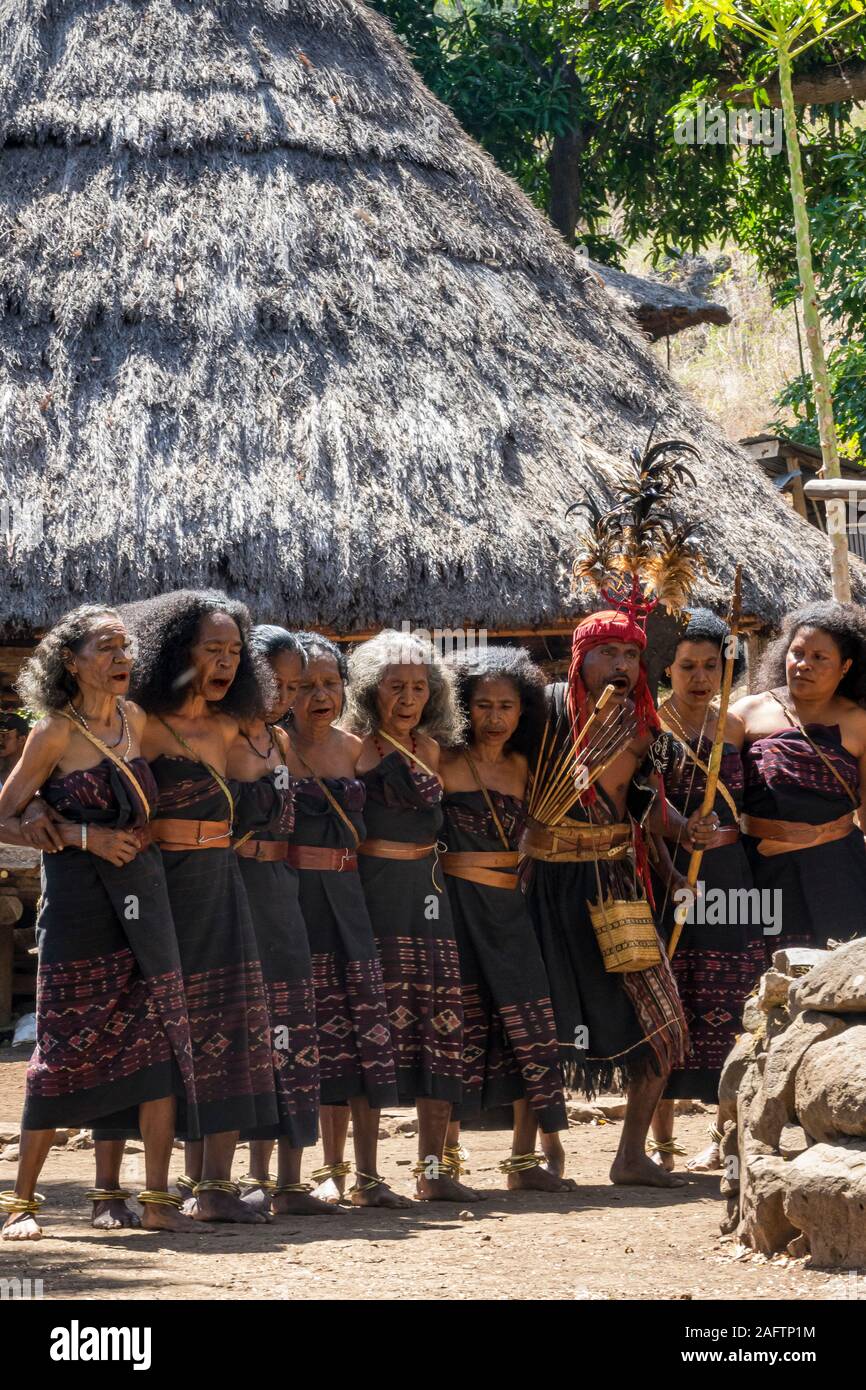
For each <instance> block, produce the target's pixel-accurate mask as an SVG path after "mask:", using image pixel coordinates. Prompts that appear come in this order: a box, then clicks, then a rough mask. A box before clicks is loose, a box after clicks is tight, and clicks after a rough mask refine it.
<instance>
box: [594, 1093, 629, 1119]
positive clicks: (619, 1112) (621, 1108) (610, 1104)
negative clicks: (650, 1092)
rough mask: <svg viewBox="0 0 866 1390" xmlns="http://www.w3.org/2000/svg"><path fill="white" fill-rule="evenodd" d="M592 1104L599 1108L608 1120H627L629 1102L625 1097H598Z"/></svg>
mask: <svg viewBox="0 0 866 1390" xmlns="http://www.w3.org/2000/svg"><path fill="white" fill-rule="evenodd" d="M592 1103H593V1105H595V1106H597V1107H598V1109H599V1110H600V1111H601V1113H602V1115H603V1116H604V1118H605V1119H606V1120H623V1119H625V1109H626V1105H627V1104H628V1102H627V1101H626V1099H625V1098H624V1097H623V1096H596V1098H595V1100H594V1101H593V1102H592Z"/></svg>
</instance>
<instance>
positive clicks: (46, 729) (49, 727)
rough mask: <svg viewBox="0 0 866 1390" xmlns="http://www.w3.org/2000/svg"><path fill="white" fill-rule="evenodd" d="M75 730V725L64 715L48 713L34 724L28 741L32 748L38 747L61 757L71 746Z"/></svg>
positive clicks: (42, 750)
mask: <svg viewBox="0 0 866 1390" xmlns="http://www.w3.org/2000/svg"><path fill="white" fill-rule="evenodd" d="M74 731H75V725H74V724H72V723H71V722H70V720H68V719H66V718H65V717H64V715H62V714H46V715H44V716H43V717H42V719H40V720H39V723H38V724H34V725H33V728H32V729H31V730H30V735H29V740H28V741H29V743H30V746H31V748H38V749H39V750H40V752H44V753H56V754H57V755H58V757H59V756H60V755H61V754H63V753H65V752H66V749H67V748H68V747H69V741H70V739H71V738H72V735H73V733H74Z"/></svg>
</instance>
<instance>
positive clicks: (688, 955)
mask: <svg viewBox="0 0 866 1390" xmlns="http://www.w3.org/2000/svg"><path fill="white" fill-rule="evenodd" d="M729 638H730V630H729V629H728V627H727V625H726V624H725V623H724V622H723V621H722V620H721V618H717V617H716V616H715V614H713V613H710V612H708V611H707V610H706V609H698V610H697V611H696V612H694V613H693V614H692V616H691V619H690V621H689V623H688V626H687V627H686V629H685V631H684V632H683V634H682V636H681V637H680V638H679V640H678V641H677V644H676V648H675V650H674V655H673V659H672V661H671V663H670V665H669V666H668V667H667V669H666V675H667V678H668V680H669V682H670V687H671V695H670V697H669V699H668V700H667V701H666V702H665V703H664V704H662V705H660V706H659V718H660V719H661V722H662V727H663V728H665V729H667V730H668V731H669V732H670V733H672V734H673V735H674V736H675V737H676V738H677V739H678V740H679V742H680V744H681V745H682V747H683V748H684V749H685V751H686V757H685V760H684V761H683V762H681V763H680V764H679V765H678V766H677V767H675V768H674V769H673V770H672V771H671V772H669V773H668V776H667V777H666V778H665V791H666V792H667V797H668V801H669V802H670V803H671V804H672V805H674V806H675V807H676V808H677V810H678V811H679V812H680V813H681V814H682V815H683V816H684V817H686V818H688V817H689V816H690V815H691V814H692V812H693V811H696V810H698V809H699V807H700V806H701V805H702V803H703V799H704V792H705V790H706V775H707V768H708V764H709V760H710V754H711V751H712V746H713V741H714V739H715V737H716V730H717V727H718V720H717V715H716V712H715V709H714V707H713V701H714V700H715V699H716V697H717V696H718V694H719V691H720V689H721V683H722V673H723V670H724V664H725V648H726V644H727V642H728V639H729ZM744 736H745V729H744V727H743V722H742V720H741V719H739V718H738V717H737V715H735V714H728V716H727V719H726V721H725V733H724V745H723V752H722V764H721V776H720V780H719V786H718V791H717V793H716V800H715V805H714V810H715V812H716V814H717V816H718V818H719V822H720V825H721V830H720V831H719V832H718V834H717V836H716V841H715V842H714V845H713V848H710V849H707V850H705V852H704V856H703V859H702V861H701V868H700V875H699V881H700V884H701V903H700V908H699V911H698V912H697V914H696V911H695V908H694V907H692V908H691V909H690V911H689V915H688V917H687V918H686V925H685V926H684V928H683V932H682V935H681V936H680V939H679V944H678V946H677V949H676V952H675V955H674V959H673V968H674V975H675V977H676V981H677V987H678V989H679V992H680V999H681V1000H682V1004H683V1008H684V1011H685V1015H686V1021H687V1023H688V1026H689V1038H690V1041H691V1051H690V1053H689V1055H688V1057H687V1059H686V1063H685V1066H684V1067H682V1068H678V1069H677V1070H676V1071H673V1072H671V1075H670V1077H669V1079H668V1082H667V1085H666V1086H665V1090H664V1093H663V1096H662V1099H661V1100H660V1101H659V1103H658V1105H657V1107H656V1112H655V1116H654V1118H653V1136H654V1137H653V1139H652V1140H651V1141H650V1148H651V1149H654V1150H655V1152H656V1154H657V1161H658V1162H661V1163H662V1165H663V1166H664V1167H665V1168H667V1169H672V1168H673V1167H674V1155H675V1154H677V1153H682V1152H683V1151H682V1149H681V1148H679V1147H678V1145H677V1144H676V1142H675V1140H674V1137H673V1131H674V1101H675V1100H677V1099H692V1100H702V1101H706V1102H708V1103H711V1104H713V1105H715V1104H716V1103H717V1101H718V1094H719V1076H720V1074H721V1069H722V1065H723V1063H724V1061H725V1058H726V1057H727V1055H728V1053H729V1052H730V1050H731V1048H732V1047H733V1045H734V1041H735V1039H736V1035H737V1033H738V1032H739V1031H740V1030H741V1024H740V1018H741V1015H742V1010H743V1001H744V1000H745V998H746V995H747V994H749V993H750V992H751V990H752V989H753V987H754V985H755V983H756V981H757V980H758V977H759V976H760V974H761V972H762V970H764V969H765V966H766V952H765V948H764V937H763V933H762V928H761V923H760V921H755V920H752V914H751V913H750V912H748V911H746V912H745V913H741V912H740V911H739V910H738V906H739V904H740V903H743V902H745V903H750V902H751V900H750V899H746V898H744V897H743V894H742V893H741V891H740V890H743V889H746V890H748V889H750V888H751V887H752V871H751V869H750V867H749V861H748V859H747V857H746V852H745V850H744V848H743V845H742V843H741V841H740V831H739V818H740V809H741V807H742V802H743V763H742V757H741V750H742V746H743V739H744ZM690 854H691V847H690V845H687V844H685V843H684V842H683V838H682V837H680V839H679V840H678V842H677V843H675V845H674V846H673V861H674V866H675V868H676V869H677V870H678V873H679V875H680V876H681V879H682V880H683V881H684V878H685V875H686V873H687V870H688V866H689V858H690ZM677 896H678V895H677V894H675V893H674V894H672V893H671V891H670V887H669V885H667V884H659V885H658V886H657V888H656V902H657V905H658V906H659V908H660V909H661V917H662V928H663V932H664V934H665V937H666V939H668V940H669V939H670V934H671V932H672V930H673V927H674V908H675V899H676V898H677ZM696 918H697V920H696ZM721 1127H722V1116H721V1115H718V1114H717V1116H716V1123H715V1124H714V1125H712V1126H711V1127H710V1143H709V1145H708V1146H707V1147H706V1148H705V1149H704V1150H703V1151H702V1152H701V1153H700V1154H698V1155H697V1156H696V1157H695V1158H693V1159H692V1160H691V1161H690V1162H689V1163H687V1164H686V1168H687V1169H689V1170H690V1171H691V1172H703V1173H707V1172H713V1171H715V1170H716V1169H718V1168H720V1167H721V1158H720V1156H719V1144H720V1143H721Z"/></svg>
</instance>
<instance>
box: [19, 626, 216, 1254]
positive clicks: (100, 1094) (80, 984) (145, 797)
mask: <svg viewBox="0 0 866 1390" xmlns="http://www.w3.org/2000/svg"><path fill="white" fill-rule="evenodd" d="M131 665H132V663H131V660H130V655H129V639H128V637H127V633H126V629H125V627H124V624H123V622H122V621H121V619H120V617H119V616H118V614H117V613H115V612H114V611H113V610H111V609H104V608H99V607H94V606H86V607H83V608H77V609H75V610H74V612H72V613H68V614H67V615H66V617H64V618H62V619H61V620H60V622H59V623H58V624H57V625H56V627H54V628H52V629H51V631H50V632H49V633H48V634H47V636H46V637H44V638H43V639H42V641H41V642H40V643H39V646H38V647H37V648H36V650H35V652H34V653H33V655H32V656H31V658H30V659H29V661H27V663H26V664H25V666H24V668H23V670H22V672H21V676H20V678H19V682H18V690H19V692H20V694H21V698H22V700H23V701H24V703H25V705H26V706H27V707H28V708H29V709H32V710H34V711H39V712H41V713H42V715H43V718H42V719H41V720H40V722H39V723H38V724H37V725H36V727H35V728H34V729H33V730H32V732H31V733H30V735H29V737H28V739H27V742H26V744H25V747H24V751H23V753H22V756H21V759H20V761H19V762H18V763H17V764H16V766H15V767H14V768H13V770H12V771H11V773H10V774H9V777H8V779H7V780H6V782H5V784H4V786H3V790H2V792H0V840H3V842H4V843H6V844H17V845H20V844H26V843H34V842H35V843H37V844H38V846H39V847H40V848H42V849H43V851H44V854H43V861H42V875H43V877H42V898H41V903H40V908H39V916H38V921H37V937H38V941H39V979H38V991H37V994H38V1003H37V1029H36V1035H37V1040H36V1050H35V1052H34V1054H33V1057H32V1058H31V1061H30V1066H29V1068H28V1073H27V1093H26V1100H25V1104H24V1118H23V1120H22V1133H21V1153H20V1159H19V1168H18V1180H17V1183H16V1187H15V1191H14V1193H12V1194H8V1193H4V1194H3V1198H2V1207H3V1209H4V1210H6V1212H7V1213H8V1216H7V1220H6V1224H5V1226H4V1228H3V1234H4V1238H5V1239H12V1240H32V1239H37V1238H38V1237H39V1236H40V1235H41V1230H40V1227H39V1225H38V1223H37V1221H36V1212H37V1210H38V1206H39V1204H40V1202H41V1200H42V1199H41V1198H40V1197H38V1196H37V1194H36V1182H37V1179H38V1177H39V1173H40V1171H41V1169H42V1166H43V1164H44V1162H45V1159H46V1157H47V1154H48V1150H49V1149H50V1147H51V1144H52V1141H53V1138H54V1133H55V1129H56V1128H57V1127H58V1126H75V1127H78V1128H88V1127H91V1126H93V1125H95V1124H101V1125H109V1126H120V1127H124V1128H125V1127H127V1126H130V1125H132V1126H136V1127H138V1126H140V1129H141V1134H142V1136H143V1138H144V1152H145V1170H146V1190H145V1191H144V1192H142V1193H140V1194H139V1201H141V1202H142V1203H143V1205H144V1214H143V1217H142V1221H141V1224H143V1225H144V1226H145V1227H146V1228H148V1229H161V1230H172V1231H183V1230H188V1229H191V1227H192V1222H191V1221H190V1219H189V1217H187V1216H184V1215H183V1214H182V1213H181V1212H180V1211H179V1210H178V1206H179V1202H178V1199H177V1198H175V1197H172V1196H171V1195H170V1194H169V1193H168V1192H167V1190H166V1189H167V1186H168V1169H169V1161H170V1159H171V1149H172V1140H173V1138H174V1128H175V1109H176V1102H177V1101H178V1100H181V1101H185V1102H186V1114H185V1117H184V1122H185V1123H186V1124H187V1125H189V1126H190V1127H191V1129H192V1132H195V1126H196V1123H197V1120H196V1112H195V1089H194V1082H193V1074H192V1064H191V1049H190V1032H189V1022H188V1018H187V1011H186V1003H185V1000H184V991H183V981H182V977H181V969H180V958H179V955H178V947H177V940H176V937H175V929H174V922H173V920H172V913H171V907H170V904H169V899H168V894H167V892H166V884H165V874H164V872H163V867H162V863H161V860H160V856H159V852H158V851H157V850H156V849H154V848H152V847H151V846H150V845H149V843H148V830H147V825H148V819H149V816H150V814H151V811H152V809H153V807H154V806H155V804H156V788H155V786H154V783H153V778H152V776H151V773H150V769H149V767H148V765H147V763H146V762H145V760H144V758H143V757H142V756H141V742H142V736H143V732H144V726H145V716H144V713H143V711H142V710H141V709H140V708H139V707H138V705H135V704H133V703H132V702H131V701H130V700H128V699H126V694H127V691H128V689H129V680H130V670H131ZM37 795H38V797H39V799H40V800H41V801H42V802H43V803H44V804H45V805H47V807H48V808H51V812H50V813H48V814H46V813H45V812H44V811H43V813H42V816H41V818H40V820H39V822H38V824H39V826H40V828H39V829H38V830H34V831H31V832H27V833H22V829H21V824H20V820H19V817H20V815H21V812H22V811H24V809H25V808H26V807H27V806H28V804H29V803H30V802H31V800H32V799H33V797H34V796H37ZM115 1158H116V1159H117V1162H116V1166H115V1171H113V1172H108V1171H107V1168H108V1166H109V1165H110V1164H111V1163H112V1162H113V1161H114V1159H115ZM119 1174H120V1164H119V1155H111V1154H108V1153H106V1152H105V1151H103V1152H102V1153H101V1154H100V1155H99V1156H98V1159H97V1183H98V1184H99V1186H98V1187H97V1188H96V1190H95V1191H94V1192H93V1193H92V1194H91V1200H92V1201H93V1203H94V1207H93V1225H94V1226H98V1227H102V1228H105V1229H110V1228H112V1227H116V1226H120V1225H138V1224H140V1223H139V1220H138V1218H137V1217H134V1216H133V1214H132V1213H131V1212H128V1211H127V1210H126V1208H125V1206H124V1199H125V1197H127V1196H129V1194H128V1193H124V1192H122V1191H121V1190H120V1189H119V1188H118V1179H119Z"/></svg>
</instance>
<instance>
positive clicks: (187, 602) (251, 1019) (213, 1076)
mask: <svg viewBox="0 0 866 1390" xmlns="http://www.w3.org/2000/svg"><path fill="white" fill-rule="evenodd" d="M129 612H130V618H131V623H132V627H133V632H134V635H135V638H136V641H137V646H138V661H137V665H136V669H135V676H134V683H133V692H134V695H135V698H136V699H137V700H138V702H139V703H140V704H141V705H142V706H143V708H144V710H145V711H146V713H147V724H146V726H145V730H144V737H143V741H142V749H143V752H144V755H145V757H146V758H147V759H148V760H149V762H150V765H151V770H152V772H153V776H154V778H155V781H156V785H157V788H158V801H157V807H156V819H155V820H154V822H153V825H152V833H153V837H154V840H155V841H156V843H157V844H158V845H159V846H160V849H161V850H162V858H163V862H164V864H165V872H166V880H167V883H168V891H169V896H170V898H171V905H172V911H173V913H174V919H175V922H176V923H177V934H178V943H179V946H180V956H181V962H182V965H183V973H184V981H185V984H186V990H187V998H188V1001H189V1016H190V1028H191V1033H192V1055H193V1065H194V1070H195V1077H196V1088H197V1093H198V1099H199V1114H200V1119H201V1132H202V1134H203V1135H204V1136H205V1138H204V1144H203V1145H201V1144H196V1143H193V1142H189V1140H188V1142H187V1150H186V1161H187V1174H186V1176H185V1178H184V1180H183V1183H182V1186H183V1187H185V1188H187V1189H192V1190H193V1192H194V1196H195V1201H194V1203H193V1204H192V1205H191V1207H190V1210H191V1211H192V1214H193V1215H194V1216H196V1217H197V1218H198V1219H200V1220H204V1221H208V1220H210V1221H243V1222H261V1221H264V1220H265V1219H266V1218H265V1216H264V1215H262V1214H261V1213H259V1212H256V1211H254V1210H253V1209H251V1207H250V1206H249V1205H247V1204H246V1203H245V1202H243V1201H242V1199H241V1197H240V1195H239V1190H238V1188H237V1186H236V1184H234V1183H232V1182H231V1166H232V1158H233V1155H234V1151H235V1147H236V1144H237V1139H238V1132H239V1130H241V1129H257V1128H260V1127H263V1126H267V1125H274V1124H276V1123H277V1119H278V1115H277V1104H276V1098H275V1091H274V1068H273V1059H272V1054H271V1046H270V1038H269V1025H268V1009H267V1001H266V997H265V988H264V983H263V979H262V970H261V964H260V961H259V954H258V947H257V945H256V937H255V932H254V929H253V923H252V920H251V917H250V910H249V905H248V903H247V898H246V893H245V891H244V885H243V879H242V878H241V872H240V869H239V866H238V859H237V855H236V854H235V852H234V850H233V848H232V841H233V838H234V837H235V836H242V835H243V834H244V833H245V832H247V831H253V832H254V833H255V834H259V833H262V832H266V831H268V830H271V831H274V832H276V833H277V834H280V833H281V832H282V831H283V830H284V829H285V828H287V827H288V826H289V825H290V823H291V798H290V796H289V794H288V791H287V790H286V789H285V787H281V786H280V783H279V780H278V779H277V778H275V777H263V778H261V779H259V781H257V782H256V783H255V784H254V787H252V788H250V789H248V791H247V793H246V794H245V795H244V797H243V799H242V801H241V800H239V787H238V784H237V783H236V782H232V781H230V780H227V776H226V766H227V759H228V754H229V750H230V748H231V747H232V745H233V744H234V742H235V740H236V739H237V737H238V733H239V728H240V722H241V721H250V720H254V719H256V718H257V717H258V716H259V714H260V712H261V710H262V708H263V707H264V706H265V705H266V703H267V702H268V693H267V691H265V690H263V688H262V686H261V685H260V682H259V677H258V675H257V671H256V666H255V663H254V661H253V656H252V653H251V651H250V626H251V625H250V617H249V613H248V612H247V609H246V608H245V607H244V605H243V604H241V603H236V602H233V601H232V600H230V599H228V598H227V597H226V595H225V594H222V593H218V592H216V591H209V590H208V591H195V590H180V591H178V592H176V593H171V594H165V595H163V596H162V597H160V598H155V599H152V600H149V601H148V602H146V603H142V604H136V605H134V606H132V607H131V608H130V610H129Z"/></svg>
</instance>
